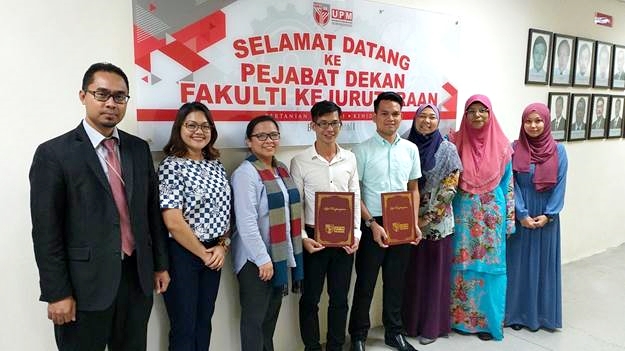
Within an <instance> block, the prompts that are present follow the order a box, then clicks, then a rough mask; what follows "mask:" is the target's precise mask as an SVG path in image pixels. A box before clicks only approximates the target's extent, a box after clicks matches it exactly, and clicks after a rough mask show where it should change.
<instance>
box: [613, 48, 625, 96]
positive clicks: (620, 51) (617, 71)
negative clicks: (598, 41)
mask: <svg viewBox="0 0 625 351" xmlns="http://www.w3.org/2000/svg"><path fill="white" fill-rule="evenodd" d="M610 87H611V88H612V89H620V90H622V89H625V46H621V45H614V47H613V48H612V84H611V85H610Z"/></svg>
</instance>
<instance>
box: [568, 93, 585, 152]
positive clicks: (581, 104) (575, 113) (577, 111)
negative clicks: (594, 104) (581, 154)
mask: <svg viewBox="0 0 625 351" xmlns="http://www.w3.org/2000/svg"><path fill="white" fill-rule="evenodd" d="M570 102H571V103H570V105H569V111H570V114H569V126H568V130H569V133H568V137H567V138H566V140H569V141H575V140H584V139H586V132H587V131H588V113H589V111H590V94H571V99H570Z"/></svg>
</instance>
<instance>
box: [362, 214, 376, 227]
mask: <svg viewBox="0 0 625 351" xmlns="http://www.w3.org/2000/svg"><path fill="white" fill-rule="evenodd" d="M373 223H376V221H375V217H371V218H369V219H367V220H366V221H365V226H366V227H367V228H371V226H372V225H373Z"/></svg>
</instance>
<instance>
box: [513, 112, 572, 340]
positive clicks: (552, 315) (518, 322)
mask: <svg viewBox="0 0 625 351" xmlns="http://www.w3.org/2000/svg"><path fill="white" fill-rule="evenodd" d="M549 116H550V114H549V108H547V106H545V104H542V103H534V104H531V105H529V106H528V107H527V108H526V109H525V111H524V112H523V123H522V125H521V131H520V133H519V139H518V140H517V141H515V142H514V145H513V148H514V156H513V158H512V167H513V170H514V193H515V197H514V198H515V203H516V218H517V221H516V228H517V230H516V234H515V235H514V237H513V238H510V240H508V248H507V250H508V251H507V254H508V255H507V265H508V292H507V299H506V318H505V325H506V326H510V327H512V328H513V329H515V330H520V329H521V328H523V327H526V328H528V329H530V330H532V331H536V330H538V329H539V328H544V329H547V330H555V329H557V328H561V327H562V286H561V285H562V284H561V283H562V278H561V274H560V273H561V271H560V216H559V213H560V211H561V210H562V207H563V206H564V191H565V188H566V171H567V167H568V161H567V157H566V151H565V150H564V146H562V144H558V143H556V142H555V140H553V137H552V136H551V120H550V118H549Z"/></svg>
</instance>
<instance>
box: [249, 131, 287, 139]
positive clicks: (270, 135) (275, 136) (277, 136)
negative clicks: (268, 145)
mask: <svg viewBox="0 0 625 351" xmlns="http://www.w3.org/2000/svg"><path fill="white" fill-rule="evenodd" d="M250 136H251V137H255V138H256V139H258V140H259V141H265V140H267V138H270V139H271V140H273V141H276V140H280V133H279V132H271V133H256V134H252V135H250Z"/></svg>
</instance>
